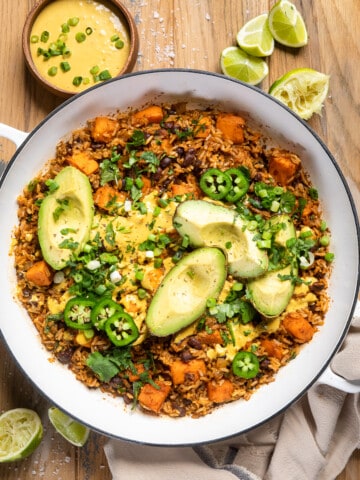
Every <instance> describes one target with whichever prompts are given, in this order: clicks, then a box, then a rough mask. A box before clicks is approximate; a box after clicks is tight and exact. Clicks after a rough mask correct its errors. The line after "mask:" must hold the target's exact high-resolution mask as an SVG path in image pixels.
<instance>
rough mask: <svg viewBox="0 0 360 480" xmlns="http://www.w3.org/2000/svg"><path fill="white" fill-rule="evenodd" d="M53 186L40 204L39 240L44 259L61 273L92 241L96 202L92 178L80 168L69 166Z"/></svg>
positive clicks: (55, 180) (59, 175) (59, 174)
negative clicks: (91, 183)
mask: <svg viewBox="0 0 360 480" xmlns="http://www.w3.org/2000/svg"><path fill="white" fill-rule="evenodd" d="M53 185H54V186H55V187H56V188H55V189H54V190H53V191H52V192H51V193H49V194H48V195H47V196H46V197H45V198H44V199H43V201H42V202H41V205H40V210H39V219H38V238H39V243H40V247H41V252H42V254H43V257H44V260H45V261H46V262H47V263H48V264H49V265H50V266H51V267H52V268H54V269H55V270H61V269H62V268H64V267H65V265H66V264H67V262H68V261H69V260H70V258H71V257H72V256H73V255H77V254H79V253H80V252H81V251H82V249H83V247H84V245H85V243H86V242H87V241H88V239H89V236H90V230H91V226H92V221H93V216H94V203H93V198H92V190H91V185H90V182H89V179H88V177H87V176H86V175H84V174H83V173H82V172H80V170H78V169H77V168H74V167H71V166H69V167H65V168H64V169H63V170H61V172H60V173H58V175H57V176H56V177H55V178H54V183H53Z"/></svg>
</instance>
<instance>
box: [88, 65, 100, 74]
mask: <svg viewBox="0 0 360 480" xmlns="http://www.w3.org/2000/svg"><path fill="white" fill-rule="evenodd" d="M99 71H100V68H99V67H98V66H97V65H94V66H93V67H92V68H90V73H91V75H96V74H97V73H99Z"/></svg>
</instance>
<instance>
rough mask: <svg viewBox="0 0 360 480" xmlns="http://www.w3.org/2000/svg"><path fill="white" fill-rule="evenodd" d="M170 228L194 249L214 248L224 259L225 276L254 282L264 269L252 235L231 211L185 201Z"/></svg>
mask: <svg viewBox="0 0 360 480" xmlns="http://www.w3.org/2000/svg"><path fill="white" fill-rule="evenodd" d="M173 225H174V227H175V228H176V229H177V231H178V232H179V234H180V235H181V236H182V237H185V236H187V237H188V238H189V241H190V244H191V245H192V246H194V247H217V248H220V249H221V250H223V252H224V253H225V254H226V256H227V260H228V265H229V273H231V274H232V275H234V276H235V277H238V278H254V277H258V276H260V275H262V274H263V273H265V272H266V270H267V268H268V256H267V253H266V251H265V250H262V249H260V248H258V246H257V245H256V241H255V240H254V238H255V236H256V233H257V232H255V231H253V230H252V231H250V230H249V229H248V228H247V226H246V222H245V221H244V220H242V219H241V217H240V216H239V215H238V214H237V212H236V211H235V210H233V209H231V208H226V207H223V206H222V205H216V204H213V203H210V202H207V201H205V200H188V201H185V202H183V203H181V204H180V205H179V206H178V207H177V209H176V212H175V216H174V219H173Z"/></svg>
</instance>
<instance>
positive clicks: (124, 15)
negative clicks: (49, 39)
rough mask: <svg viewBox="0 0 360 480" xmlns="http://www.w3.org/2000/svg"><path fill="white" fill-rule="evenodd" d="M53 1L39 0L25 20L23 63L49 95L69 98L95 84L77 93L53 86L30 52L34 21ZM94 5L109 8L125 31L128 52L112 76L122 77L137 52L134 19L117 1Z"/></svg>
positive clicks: (109, 0) (132, 62) (137, 40)
mask: <svg viewBox="0 0 360 480" xmlns="http://www.w3.org/2000/svg"><path fill="white" fill-rule="evenodd" d="M54 1H56V0H40V1H39V2H38V3H36V5H34V7H33V8H32V9H31V11H30V12H29V14H28V16H27V19H26V21H25V24H24V28H23V33H22V48H23V53H24V56H25V63H26V65H27V67H28V69H29V70H30V72H31V74H32V75H33V76H34V78H35V79H36V80H38V82H39V83H40V84H41V85H42V86H43V87H45V88H46V89H47V90H48V91H50V92H51V93H53V94H55V95H57V96H59V97H62V98H69V97H71V96H72V95H75V94H76V93H78V92H81V91H83V90H85V89H87V88H89V87H91V86H93V85H94V84H95V83H94V82H90V81H89V83H88V84H87V86H86V87H84V85H82V87H81V88H79V90H78V91H77V90H76V87H74V89H71V90H70V88H69V89H67V88H66V89H65V88H62V87H60V86H58V85H56V84H54V83H53V82H52V81H51V79H52V77H51V76H49V75H46V76H45V75H44V73H42V74H41V73H40V71H39V69H38V68H37V66H36V64H35V62H34V59H33V55H34V54H33V53H32V52H31V47H30V44H31V35H32V28H33V25H34V22H35V21H36V19H37V17H38V15H39V14H40V13H41V12H42V10H43V9H44V8H45V7H46V6H47V5H49V4H50V3H53V2H54ZM96 3H98V4H101V5H104V6H105V7H107V8H109V9H110V10H111V11H112V12H113V13H114V14H115V15H116V17H118V18H119V19H120V21H121V23H122V25H123V27H124V29H125V30H126V31H127V34H128V38H129V51H128V55H127V58H126V60H125V63H124V64H123V65H122V67H121V69H120V71H119V72H118V73H117V74H116V75H114V74H113V75H112V77H114V76H115V77H118V76H121V75H123V74H124V73H128V72H131V71H132V69H133V68H134V65H135V63H136V59H137V54H138V50H139V36H138V31H137V27H136V24H135V20H134V18H133V17H132V15H131V13H130V12H129V10H128V9H127V8H126V7H125V6H124V5H123V4H122V3H121V2H120V1H118V0H96ZM68 16H69V14H68V13H67V12H66V11H65V12H64V18H67V17H68ZM64 18H62V19H59V26H60V25H61V24H62V23H63V22H62V20H63V19H64ZM39 45H40V44H39ZM70 58H71V57H70ZM60 61H61V57H59V62H60ZM94 64H96V59H95V57H94Z"/></svg>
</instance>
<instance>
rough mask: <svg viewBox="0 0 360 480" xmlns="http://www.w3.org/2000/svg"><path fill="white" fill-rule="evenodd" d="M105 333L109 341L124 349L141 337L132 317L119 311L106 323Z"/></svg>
mask: <svg viewBox="0 0 360 480" xmlns="http://www.w3.org/2000/svg"><path fill="white" fill-rule="evenodd" d="M105 332H106V333H107V336H108V337H109V340H110V341H111V342H112V343H113V344H114V345H115V346H116V347H124V346H125V345H129V344H130V343H133V342H134V341H135V340H136V339H137V338H138V336H139V330H138V328H137V326H136V324H135V322H134V320H133V319H132V317H131V316H130V315H129V314H128V313H126V312H124V311H122V310H119V311H117V312H115V313H114V315H112V316H111V317H110V318H109V319H108V320H107V321H106V323H105Z"/></svg>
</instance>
